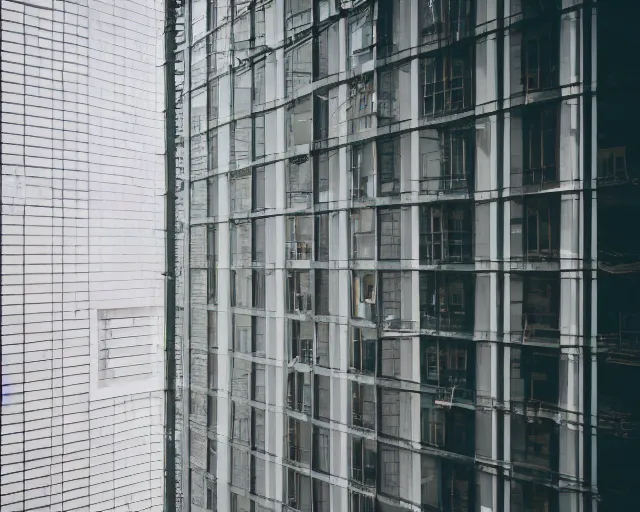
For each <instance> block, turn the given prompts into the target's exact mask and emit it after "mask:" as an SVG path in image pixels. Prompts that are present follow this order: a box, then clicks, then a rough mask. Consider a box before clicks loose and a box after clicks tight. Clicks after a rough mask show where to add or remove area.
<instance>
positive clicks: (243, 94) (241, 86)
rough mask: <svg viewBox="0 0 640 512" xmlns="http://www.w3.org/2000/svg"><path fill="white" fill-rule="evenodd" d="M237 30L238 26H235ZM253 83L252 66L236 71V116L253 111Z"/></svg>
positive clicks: (234, 81)
mask: <svg viewBox="0 0 640 512" xmlns="http://www.w3.org/2000/svg"><path fill="white" fill-rule="evenodd" d="M236 27H237V26H236ZM235 31H236V28H235V27H234V32H235ZM251 83H252V80H251V68H247V69H244V70H240V71H237V72H236V73H235V75H234V79H233V113H234V115H236V116H241V115H246V114H249V113H250V112H251V97H252V91H251Z"/></svg>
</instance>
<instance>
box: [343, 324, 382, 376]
mask: <svg viewBox="0 0 640 512" xmlns="http://www.w3.org/2000/svg"><path fill="white" fill-rule="evenodd" d="M377 340H378V336H377V333H376V330H375V329H366V328H363V329H359V328H357V327H356V328H354V329H353V340H352V342H351V351H350V354H349V370H350V371H352V372H358V373H369V374H375V371H376V343H377Z"/></svg>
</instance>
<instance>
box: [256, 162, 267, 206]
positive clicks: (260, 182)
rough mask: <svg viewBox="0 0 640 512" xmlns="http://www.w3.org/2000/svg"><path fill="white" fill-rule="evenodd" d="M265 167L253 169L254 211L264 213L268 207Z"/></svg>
mask: <svg viewBox="0 0 640 512" xmlns="http://www.w3.org/2000/svg"><path fill="white" fill-rule="evenodd" d="M265 185H266V183H265V166H260V167H255V168H254V169H253V211H254V212H261V211H264V209H265V206H266V192H265Z"/></svg>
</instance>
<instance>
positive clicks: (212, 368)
mask: <svg viewBox="0 0 640 512" xmlns="http://www.w3.org/2000/svg"><path fill="white" fill-rule="evenodd" d="M207 358H208V362H207V366H208V368H207V381H208V383H209V389H212V390H215V389H218V355H217V354H214V353H212V352H209V354H208V355H207Z"/></svg>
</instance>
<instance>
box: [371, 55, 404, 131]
mask: <svg viewBox="0 0 640 512" xmlns="http://www.w3.org/2000/svg"><path fill="white" fill-rule="evenodd" d="M410 77H411V66H410V64H404V65H402V66H399V67H395V68H391V69H387V70H385V71H381V72H380V74H379V80H378V88H379V91H380V94H379V97H378V125H379V126H386V125H389V124H393V123H397V122H400V121H404V120H407V119H409V118H410V117H411V105H410V102H409V100H408V97H409V95H410V90H409V85H410V83H411V79H410Z"/></svg>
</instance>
